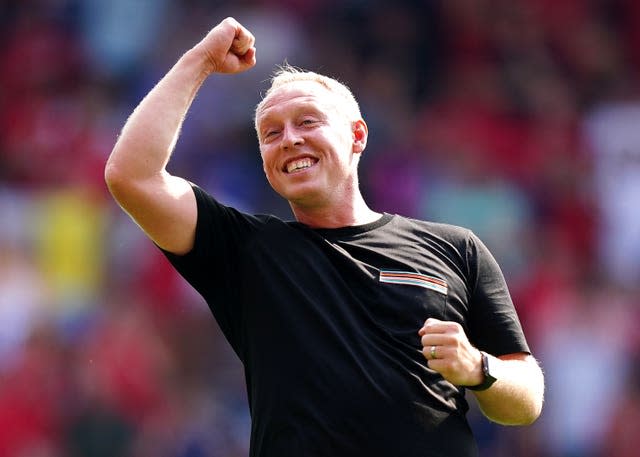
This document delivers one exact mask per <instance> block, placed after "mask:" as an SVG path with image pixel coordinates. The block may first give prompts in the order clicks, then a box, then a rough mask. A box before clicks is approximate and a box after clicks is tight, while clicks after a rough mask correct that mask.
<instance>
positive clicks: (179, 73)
mask: <svg viewBox="0 0 640 457" xmlns="http://www.w3.org/2000/svg"><path fill="white" fill-rule="evenodd" d="M253 45H254V38H253V36H252V35H251V33H250V32H249V31H248V30H246V29H245V28H244V27H243V26H242V25H240V24H239V23H238V22H237V21H235V20H234V19H232V18H227V19H225V20H224V21H222V22H221V23H220V24H218V25H217V26H216V27H214V28H213V29H212V30H211V31H210V32H209V33H208V34H207V36H206V37H205V38H203V39H202V41H200V42H199V43H198V44H197V45H196V46H194V47H193V48H192V49H190V50H189V51H187V52H186V53H185V54H184V55H183V56H182V57H181V58H180V59H179V60H178V62H177V63H176V64H175V65H174V66H173V68H172V69H171V70H170V71H169V72H168V73H167V74H166V75H165V76H164V78H162V80H160V82H159V83H158V84H157V85H156V86H155V87H154V88H153V89H152V90H151V92H149V94H147V96H146V97H145V98H144V99H143V100H142V102H141V103H140V104H139V105H138V107H137V108H136V109H135V110H134V111H133V113H132V114H131V116H130V117H129V119H128V120H127V122H126V124H125V126H124V128H123V129H122V132H121V134H120V136H119V138H118V141H117V142H116V144H115V146H114V148H113V151H112V152H111V155H110V156H109V159H108V161H107V165H106V167H105V180H106V182H107V185H108V187H109V190H110V192H111V194H112V195H113V197H114V198H115V199H116V201H117V202H118V204H119V205H120V206H121V207H122V209H124V210H125V211H126V212H127V213H128V214H129V215H130V216H131V218H132V219H133V220H135V222H136V223H137V224H138V225H139V226H140V227H141V228H142V230H144V232H145V233H146V234H147V235H148V236H149V237H150V238H151V239H152V240H153V241H154V242H155V243H156V244H157V245H158V246H160V247H161V248H163V249H165V250H167V251H169V252H173V253H175V254H184V253H187V252H189V251H190V250H191V248H192V247H193V242H194V237H195V227H196V222H197V217H198V214H197V208H196V201H195V197H194V195H193V191H192V190H191V186H190V184H189V183H188V182H187V181H186V180H184V179H182V178H180V177H177V176H172V175H170V174H169V173H168V172H167V170H166V165H167V163H168V162H169V158H170V156H171V153H172V151H173V148H174V147H175V144H176V141H177V139H178V136H179V133H180V128H181V126H182V122H183V121H184V118H185V116H186V114H187V111H188V110H189V107H190V106H191V103H192V102H193V100H194V98H195V96H196V93H197V92H198V90H199V89H200V86H201V85H202V83H203V82H204V80H205V79H206V78H207V77H208V76H209V75H210V74H212V73H239V72H242V71H244V70H247V69H249V68H251V67H252V66H253V65H255V48H254V47H253Z"/></svg>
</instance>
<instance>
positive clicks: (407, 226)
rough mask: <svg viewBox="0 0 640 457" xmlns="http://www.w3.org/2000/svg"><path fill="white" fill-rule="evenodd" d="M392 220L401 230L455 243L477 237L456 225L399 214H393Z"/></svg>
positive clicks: (468, 230) (462, 242) (461, 242)
mask: <svg viewBox="0 0 640 457" xmlns="http://www.w3.org/2000/svg"><path fill="white" fill-rule="evenodd" d="M393 221H394V224H395V225H396V227H398V228H399V229H401V230H408V231H412V232H414V233H416V234H422V235H423V236H426V237H432V238H437V239H440V240H442V241H443V242H447V243H452V244H455V245H459V244H465V245H466V244H467V243H468V242H469V241H470V240H472V239H475V238H477V237H476V236H475V235H474V233H473V232H472V231H471V230H470V229H468V228H465V227H460V226H458V225H452V224H445V223H442V222H432V221H425V220H421V219H415V218H410V217H406V216H399V215H395V216H394V218H393Z"/></svg>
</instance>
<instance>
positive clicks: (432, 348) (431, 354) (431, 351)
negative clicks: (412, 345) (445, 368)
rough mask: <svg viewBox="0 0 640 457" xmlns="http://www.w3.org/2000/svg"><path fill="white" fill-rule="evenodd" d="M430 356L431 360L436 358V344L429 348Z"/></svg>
mask: <svg viewBox="0 0 640 457" xmlns="http://www.w3.org/2000/svg"><path fill="white" fill-rule="evenodd" d="M429 356H430V357H431V360H433V359H435V358H436V347H435V346H431V349H430V350H429Z"/></svg>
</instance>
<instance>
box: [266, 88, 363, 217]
mask: <svg viewBox="0 0 640 457" xmlns="http://www.w3.org/2000/svg"><path fill="white" fill-rule="evenodd" d="M256 128H257V130H258V140H259V143H260V153H261V155H262V161H263V168H264V172H265V174H266V176H267V180H268V181H269V183H270V184H271V187H273V189H274V190H275V191H276V192H278V193H279V194H280V195H281V196H282V197H284V198H286V199H287V200H288V201H289V202H290V204H291V205H292V208H293V209H294V212H295V210H296V208H304V209H307V210H308V209H323V208H324V209H331V208H334V207H335V205H341V204H343V203H344V202H348V201H349V199H351V198H352V197H353V195H354V193H355V192H359V191H358V176H357V164H358V160H359V156H360V153H361V152H362V151H363V150H364V147H365V145H366V139H367V127H366V124H365V123H364V121H363V120H362V119H354V116H353V115H349V114H348V109H345V104H344V102H343V101H342V100H341V98H340V96H339V95H337V94H335V93H334V92H332V91H330V90H328V89H327V88H325V87H324V86H322V85H321V84H319V83H318V82H315V81H308V80H301V81H292V82H289V83H286V84H284V85H282V86H279V87H277V88H276V89H275V90H273V91H272V92H270V93H269V94H268V96H267V98H266V99H265V100H264V102H263V103H262V104H261V106H260V107H259V109H258V111H257V113H256Z"/></svg>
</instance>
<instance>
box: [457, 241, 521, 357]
mask: <svg viewBox="0 0 640 457" xmlns="http://www.w3.org/2000/svg"><path fill="white" fill-rule="evenodd" d="M467 265H468V268H469V274H470V286H471V297H470V306H469V310H470V322H469V333H470V335H469V338H470V340H471V342H472V343H473V344H474V345H475V346H476V347H477V348H478V349H480V350H484V351H486V352H488V353H490V354H493V355H496V356H500V355H505V354H512V353H516V352H526V353H530V350H529V346H528V344H527V341H526V338H525V336H524V332H523V330H522V325H521V324H520V320H519V318H518V314H517V312H516V309H515V307H514V305H513V302H512V300H511V295H510V293H509V289H508V287H507V283H506V281H505V279H504V275H503V274H502V271H501V269H500V267H499V265H498V263H497V262H496V260H495V258H494V257H493V255H492V254H491V252H489V249H488V248H487V247H486V246H485V244H484V243H483V242H482V241H481V240H480V239H479V238H478V237H477V236H476V235H475V234H473V233H471V232H470V235H469V238H468V240H467Z"/></svg>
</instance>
